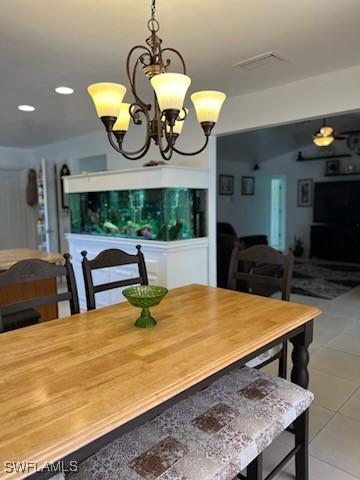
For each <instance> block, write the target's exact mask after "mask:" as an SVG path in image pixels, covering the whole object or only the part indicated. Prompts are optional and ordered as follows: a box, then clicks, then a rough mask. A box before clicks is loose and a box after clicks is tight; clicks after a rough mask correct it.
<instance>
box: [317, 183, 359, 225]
mask: <svg viewBox="0 0 360 480" xmlns="http://www.w3.org/2000/svg"><path fill="white" fill-rule="evenodd" d="M314 222H315V223H336V224H352V223H360V181H355V182H354V181H347V182H321V183H315V192H314Z"/></svg>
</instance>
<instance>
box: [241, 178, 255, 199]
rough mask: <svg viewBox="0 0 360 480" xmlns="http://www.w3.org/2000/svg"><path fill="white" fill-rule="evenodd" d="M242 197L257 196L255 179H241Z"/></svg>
mask: <svg viewBox="0 0 360 480" xmlns="http://www.w3.org/2000/svg"><path fill="white" fill-rule="evenodd" d="M241 195H255V177H241Z"/></svg>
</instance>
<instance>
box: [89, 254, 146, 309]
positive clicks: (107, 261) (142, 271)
mask: <svg viewBox="0 0 360 480" xmlns="http://www.w3.org/2000/svg"><path fill="white" fill-rule="evenodd" d="M136 249H137V253H136V254H135V255H133V254H130V253H127V252H124V251H123V250H118V249H115V248H110V249H108V250H103V251H102V252H100V253H99V254H98V255H97V256H96V257H95V258H94V259H92V260H89V259H88V258H87V252H86V251H83V252H81V255H82V256H83V261H82V270H83V275H84V283H85V293H86V304H87V309H88V310H94V309H95V308H96V301H95V294H96V293H100V292H104V291H106V290H112V289H114V288H121V287H125V286H128V285H135V284H140V285H148V283H149V282H148V275H147V271H146V265H145V259H144V255H143V253H142V251H141V246H140V245H136ZM132 264H135V265H137V267H138V270H139V276H138V277H136V278H127V279H124V280H118V281H115V282H109V283H104V284H101V285H94V281H93V276H92V270H98V269H100V268H110V267H120V266H123V265H132Z"/></svg>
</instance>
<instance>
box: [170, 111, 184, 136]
mask: <svg viewBox="0 0 360 480" xmlns="http://www.w3.org/2000/svg"><path fill="white" fill-rule="evenodd" d="M184 110H185V111H186V116H187V115H188V113H189V109H188V108H184ZM179 115H180V116H181V118H184V114H183V112H180V113H179ZM185 120H186V117H185V118H184V120H175V125H174V127H173V133H176V134H177V135H180V133H181V132H182V129H183V126H184V122H185ZM166 131H167V132H168V133H170V127H169V125H166Z"/></svg>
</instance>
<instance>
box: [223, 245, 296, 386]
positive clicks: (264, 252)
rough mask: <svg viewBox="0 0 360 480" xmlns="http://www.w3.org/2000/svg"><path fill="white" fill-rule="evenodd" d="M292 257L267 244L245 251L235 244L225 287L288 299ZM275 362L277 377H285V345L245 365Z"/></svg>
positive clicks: (256, 365) (254, 365)
mask: <svg viewBox="0 0 360 480" xmlns="http://www.w3.org/2000/svg"><path fill="white" fill-rule="evenodd" d="M293 265H294V256H293V254H292V253H291V252H288V253H287V254H281V253H280V252H278V251H277V250H274V249H273V248H271V247H269V246H267V245H256V246H253V247H250V248H248V249H246V250H242V249H241V245H240V244H239V243H238V242H235V245H234V249H233V251H232V255H231V261H230V268H229V278H228V287H229V288H230V289H231V290H238V291H242V292H246V293H254V294H259V293H260V294H261V292H262V291H264V290H262V287H266V288H265V291H269V290H268V289H269V287H270V291H272V292H275V291H280V292H281V299H282V300H284V301H289V300H290V291H291V280H292V272H293ZM275 360H279V376H280V377H283V378H286V370H287V344H286V343H283V344H282V345H279V346H277V347H274V348H272V349H271V350H268V351H267V352H265V353H264V354H262V355H260V356H259V357H257V358H255V359H254V360H252V361H251V362H250V363H249V365H248V366H250V367H253V368H261V367H263V366H265V365H267V364H268V363H271V362H273V361H275Z"/></svg>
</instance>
